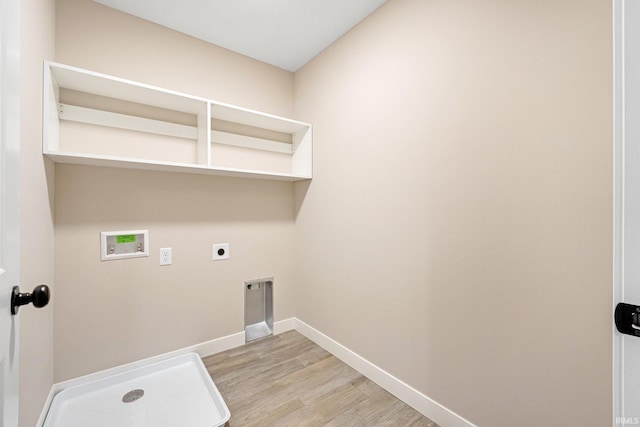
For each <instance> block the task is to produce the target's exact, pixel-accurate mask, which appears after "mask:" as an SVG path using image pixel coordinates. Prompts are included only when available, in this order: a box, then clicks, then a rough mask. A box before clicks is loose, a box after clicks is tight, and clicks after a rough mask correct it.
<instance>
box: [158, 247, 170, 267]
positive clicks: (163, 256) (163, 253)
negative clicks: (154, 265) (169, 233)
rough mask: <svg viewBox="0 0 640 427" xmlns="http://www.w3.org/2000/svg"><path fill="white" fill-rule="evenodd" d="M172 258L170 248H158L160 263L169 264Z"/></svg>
mask: <svg viewBox="0 0 640 427" xmlns="http://www.w3.org/2000/svg"><path fill="white" fill-rule="evenodd" d="M172 258H173V257H172V253H171V248H160V265H171V262H172Z"/></svg>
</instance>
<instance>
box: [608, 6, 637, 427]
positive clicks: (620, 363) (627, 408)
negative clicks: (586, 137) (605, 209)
mask: <svg viewBox="0 0 640 427" xmlns="http://www.w3.org/2000/svg"><path fill="white" fill-rule="evenodd" d="M614 49H615V52H614V56H615V62H614V79H615V97H614V98H615V169H614V170H615V193H614V212H615V215H614V221H615V239H614V242H615V244H614V305H615V306H616V308H617V311H616V313H617V314H616V324H617V325H616V326H618V325H619V328H621V329H622V330H625V331H626V332H627V333H620V332H619V330H618V329H616V330H615V331H614V347H613V356H614V372H613V378H614V384H613V388H614V402H613V403H614V407H613V409H614V410H613V414H614V419H613V425H614V426H616V425H617V426H620V425H639V424H640V310H638V309H637V307H635V306H640V0H615V1H614ZM620 303H622V304H620ZM625 304H627V305H625Z"/></svg>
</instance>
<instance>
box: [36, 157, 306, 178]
mask: <svg viewBox="0 0 640 427" xmlns="http://www.w3.org/2000/svg"><path fill="white" fill-rule="evenodd" d="M44 154H45V155H46V156H47V157H49V158H50V159H51V160H53V161H54V162H56V163H66V164H75V165H84V166H101V167H115V168H124V169H140V170H149V171H161V172H178V173H190V174H201V175H217V176H226V177H234V178H254V179H268V180H274V181H291V182H295V181H307V180H310V179H311V177H308V176H297V175H291V174H280V173H273V172H268V171H259V170H248V169H231V168H217V167H207V166H205V165H196V164H184V163H170V162H159V161H145V160H142V159H127V158H116V157H107V156H88V155H86V154H76V153H67V152H48V153H44Z"/></svg>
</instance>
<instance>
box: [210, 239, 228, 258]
mask: <svg viewBox="0 0 640 427" xmlns="http://www.w3.org/2000/svg"><path fill="white" fill-rule="evenodd" d="M223 259H229V244H228V243H216V244H215V245H213V260H214V261H220V260H223Z"/></svg>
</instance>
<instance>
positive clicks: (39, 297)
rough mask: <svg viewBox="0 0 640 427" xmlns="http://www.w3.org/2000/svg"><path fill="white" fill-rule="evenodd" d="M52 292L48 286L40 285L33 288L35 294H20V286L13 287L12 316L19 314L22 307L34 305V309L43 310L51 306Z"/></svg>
mask: <svg viewBox="0 0 640 427" xmlns="http://www.w3.org/2000/svg"><path fill="white" fill-rule="evenodd" d="M50 297H51V292H49V287H48V286H47V285H38V286H36V287H35V288H33V292H31V293H29V292H25V293H22V292H20V287H19V286H14V287H13V292H12V293H11V314H18V308H19V307H20V306H21V305H25V304H29V303H33V306H34V307H37V308H41V307H44V306H45V305H47V304H49V298H50Z"/></svg>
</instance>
